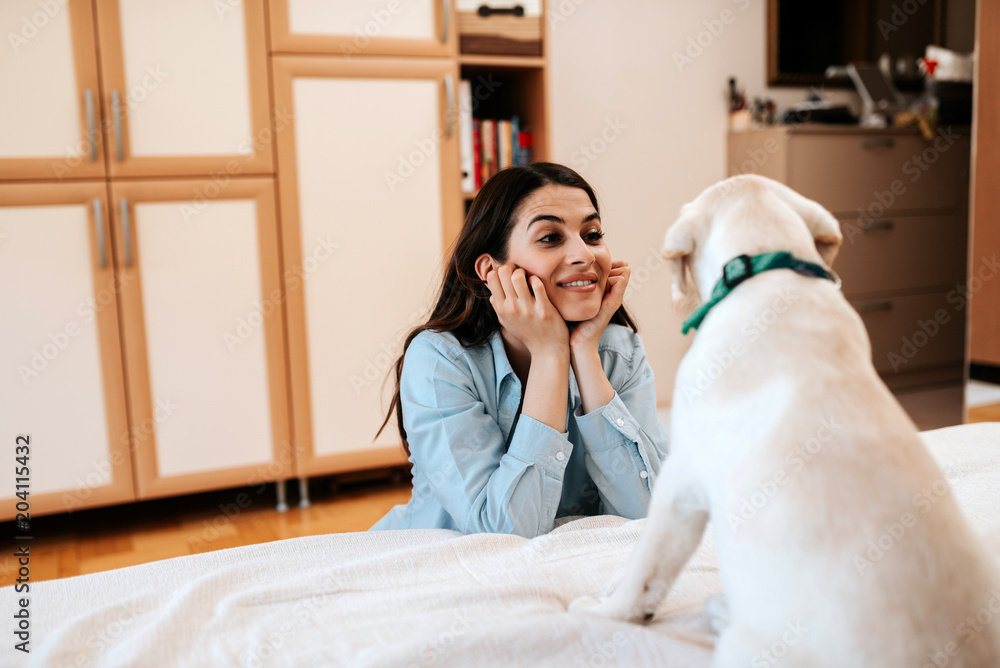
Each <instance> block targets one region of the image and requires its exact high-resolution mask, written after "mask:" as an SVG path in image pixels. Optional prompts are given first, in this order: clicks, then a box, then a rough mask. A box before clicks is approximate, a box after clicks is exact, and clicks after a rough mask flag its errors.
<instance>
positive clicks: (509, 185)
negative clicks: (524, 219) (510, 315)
mask: <svg viewBox="0 0 1000 668" xmlns="http://www.w3.org/2000/svg"><path fill="white" fill-rule="evenodd" d="M547 185H560V186H569V187H570V188H579V189H580V190H582V191H584V192H585V193H587V197H589V198H590V203H591V204H593V205H594V210H595V211H597V212H598V215H600V208H599V207H598V206H597V195H595V194H594V189H593V188H591V187H590V184H588V183H587V182H586V181H584V180H583V177H582V176H580V175H579V174H577V173H576V172H574V171H573V170H572V169H570V168H569V167H565V166H563V165H558V164H555V163H551V162H536V163H533V164H530V165H527V166H524V167H508V168H507V169H502V170H500V171H499V172H497V174H496V175H495V176H494V177H493V178H491V179H489V180H488V181H487V182H486V183H485V185H483V187H482V188H481V189H480V191H479V194H478V195H476V198H475V199H474V200H473V201H472V206H471V207H470V208H469V213H468V215H467V216H466V217H465V223H464V224H463V225H462V231H461V232H460V233H459V235H458V239H457V240H456V241H455V245H454V246H453V248H452V252H451V257H450V258H449V260H448V267H447V269H446V270H445V274H444V280H443V281H442V283H441V291H440V293H439V295H438V299H437V305H436V306H435V307H434V310H433V311H431V315H430V317H429V318H428V319H427V322H425V323H424V324H422V325H418V326H417V327H415V328H414V329H413V330H412V331H411V332H410V333H409V334H408V335H407V337H406V341H405V342H404V344H403V352H402V353H401V354H400V355H399V359H397V360H396V364H395V365H394V366H393V369H391V370H390V372H389V373H390V377H391V374H393V373H395V382H396V388H395V392H394V393H393V396H392V403H390V404H389V409H388V411H387V412H386V415H385V420H383V421H382V426H381V427H379V430H378V434H381V433H382V430H383V429H385V426H386V425H387V424H388V423H389V418H390V417H392V412H393V411H394V410H395V411H396V423H397V426H398V427H399V437H400V438H401V439H402V441H403V448H404V449H405V450H406V453H407V454H409V453H410V446H409V443H408V442H407V440H406V430H405V429H404V428H403V406H402V404H401V403H400V398H399V383H400V378H402V375H403V359H404V358H405V357H406V349H407V348H409V347H410V342H412V341H413V339H414V337H415V336H416V335H417V334H419V333H420V332H422V331H424V330H426V329H431V330H434V331H436V332H451V333H452V334H454V335H455V337H456V338H457V339H458V340H459V342H460V343H461V344H462V345H463V346H464V347H466V348H475V347H476V346H481V345H482V344H484V343H486V341H488V340H489V338H490V335H491V334H493V332H495V331H496V330H498V329H500V322H499V320H497V314H496V311H494V310H493V306H492V305H491V304H490V301H489V299H490V291H489V288H487V287H486V284H485V283H483V282H482V280H480V278H479V276H478V275H477V274H476V266H475V265H476V259H477V258H479V257H480V256H481V255H482V254H483V253H487V254H489V255H491V256H492V257H493V258H494V259H496V260H497V262H500V263H503V262H506V261H507V251H508V242H509V241H510V233H511V231H512V230H513V228H514V224H515V222H516V221H515V216H516V214H517V210H518V208H519V207H520V206H521V202H523V201H524V200H525V199H526V198H527V197H528V196H529V195H531V193H533V192H535V191H536V190H538V189H539V188H542V187H544V186H547ZM611 322H613V323H616V324H619V325H624V326H626V327H629V328H631V329H632V330H633V331H638V329H637V328H636V325H635V322H634V321H633V320H632V317H631V316H630V315H629V314H628V312H627V311H626V310H625V306H624V305H622V306H620V307H619V308H618V310H617V311H615V313H614V315H613V316H612V317H611ZM387 380H388V379H387ZM378 434H376V435H375V436H376V438H377V437H378Z"/></svg>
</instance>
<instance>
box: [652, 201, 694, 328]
mask: <svg viewBox="0 0 1000 668" xmlns="http://www.w3.org/2000/svg"><path fill="white" fill-rule="evenodd" d="M696 217H697V216H696V213H695V212H694V210H693V209H691V208H690V205H685V206H684V207H683V208H682V209H681V215H680V217H679V218H678V219H677V221H676V222H675V223H674V224H673V225H671V226H670V229H668V230H667V234H666V236H665V237H664V238H663V248H662V250H661V252H660V254H661V256H662V257H663V259H664V260H666V261H667V266H668V267H669V268H670V273H671V276H672V278H673V281H674V285H673V288H671V296H672V297H673V303H674V308H675V309H681V308H682V307H683V306H684V305H685V303H686V302H689V301H692V295H691V289H690V285H689V276H690V274H691V254H692V253H693V252H694V228H695V221H696Z"/></svg>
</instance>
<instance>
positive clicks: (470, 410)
mask: <svg viewBox="0 0 1000 668" xmlns="http://www.w3.org/2000/svg"><path fill="white" fill-rule="evenodd" d="M598 351H599V353H600V357H601V366H602V367H603V368H604V372H605V374H607V377H608V380H609V381H610V382H611V386H612V387H613V388H614V390H615V396H614V398H612V399H611V401H610V402H608V404H607V405H606V406H603V407H601V408H598V409H596V410H593V411H591V412H590V413H587V414H586V415H583V414H582V413H583V409H582V401H581V398H580V390H579V387H578V385H577V382H576V378H575V376H574V375H573V369H572V367H571V368H570V377H569V397H568V410H567V420H566V429H565V431H563V432H561V433H560V432H558V431H556V430H555V429H553V428H551V427H549V426H547V425H545V424H543V423H541V422H538V421H537V420H535V419H533V418H531V417H529V416H527V415H522V414H520V413H519V410H518V409H519V406H520V403H521V382H520V380H519V379H518V377H517V376H516V375H515V373H514V370H513V369H512V368H511V366H510V362H509V361H508V359H507V353H506V350H505V349H504V345H503V340H502V338H501V336H500V332H499V331H497V332H494V333H493V335H492V336H491V337H490V339H489V341H488V342H487V343H484V344H483V345H481V346H479V347H477V348H463V347H462V345H461V344H460V343H459V342H458V340H457V339H456V338H455V336H454V335H452V334H450V333H439V332H432V331H424V332H421V333H420V334H418V335H417V336H416V337H415V338H414V339H413V341H412V342H411V343H410V346H409V348H408V349H407V351H406V356H405V358H404V363H403V374H402V378H401V380H400V397H401V400H402V405H403V425H404V427H405V428H406V435H407V440H408V441H409V444H410V461H411V462H412V464H413V495H412V497H411V499H410V502H409V503H407V504H406V505H399V506H396V507H395V508H393V509H392V510H391V511H389V513H388V514H387V515H386V516H385V517H383V518H382V519H381V520H379V521H378V522H377V523H376V524H375V526H373V527H372V529H373V530H377V529H423V528H441V529H453V530H456V531H461V532H463V533H478V532H493V533H512V534H519V535H521V536H526V537H534V536H537V535H539V534H543V533H546V532H548V531H551V530H552V528H553V525H554V523H555V520H556V518H557V517H563V516H567V515H596V514H611V515H620V516H622V517H627V518H631V519H635V518H639V517H645V516H646V511H647V508H648V506H649V498H650V490H651V489H652V487H653V484H654V483H655V481H656V475H657V474H658V473H659V471H660V468H661V466H662V463H663V460H664V459H665V458H666V456H667V445H668V436H667V431H666V429H664V427H663V425H662V424H661V423H660V421H659V418H658V417H657V415H656V392H655V387H654V384H653V371H652V369H650V368H649V364H648V363H647V362H646V354H645V351H644V350H643V347H642V340H641V339H640V338H639V335H638V334H636V333H635V332H633V331H632V330H631V329H629V328H627V327H623V326H621V325H614V324H611V325H608V327H607V328H606V329H605V331H604V334H603V336H602V337H601V340H600V343H599V345H598Z"/></svg>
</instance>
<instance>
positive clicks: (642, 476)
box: [639, 471, 649, 480]
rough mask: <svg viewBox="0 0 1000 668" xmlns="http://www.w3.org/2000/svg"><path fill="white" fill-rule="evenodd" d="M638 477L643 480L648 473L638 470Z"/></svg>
mask: <svg viewBox="0 0 1000 668" xmlns="http://www.w3.org/2000/svg"><path fill="white" fill-rule="evenodd" d="M639 477H640V478H642V479H643V480H645V479H646V478H648V477H649V474H648V473H646V472H645V471H639Z"/></svg>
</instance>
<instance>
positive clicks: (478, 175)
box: [472, 118, 483, 192]
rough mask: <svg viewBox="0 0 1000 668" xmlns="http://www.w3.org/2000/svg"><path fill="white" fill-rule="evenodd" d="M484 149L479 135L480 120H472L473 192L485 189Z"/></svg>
mask: <svg viewBox="0 0 1000 668" xmlns="http://www.w3.org/2000/svg"><path fill="white" fill-rule="evenodd" d="M482 155H483V147H482V142H481V140H480V133H479V119H478V118H474V119H472V184H473V186H474V190H473V192H475V191H476V190H479V189H480V188H482V187H483V171H482Z"/></svg>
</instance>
